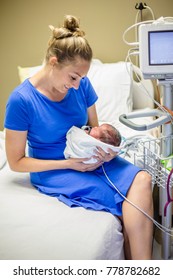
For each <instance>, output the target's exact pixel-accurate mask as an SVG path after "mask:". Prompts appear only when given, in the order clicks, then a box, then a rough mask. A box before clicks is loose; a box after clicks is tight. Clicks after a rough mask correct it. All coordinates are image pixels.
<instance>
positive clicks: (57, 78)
mask: <svg viewBox="0 0 173 280" xmlns="http://www.w3.org/2000/svg"><path fill="white" fill-rule="evenodd" d="M89 67H90V63H89V62H88V61H86V60H83V59H79V58H78V59H77V60H76V61H74V62H71V63H68V64H64V65H62V64H58V63H56V64H55V66H54V67H53V73H52V83H53V87H54V88H55V89H56V90H57V91H59V92H61V93H64V94H65V93H67V91H68V89H70V88H74V89H78V87H79V84H80V81H81V79H82V78H83V77H85V76H86V75H87V73H88V70H89Z"/></svg>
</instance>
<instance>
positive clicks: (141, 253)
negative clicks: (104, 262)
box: [123, 171, 153, 260]
mask: <svg viewBox="0 0 173 280" xmlns="http://www.w3.org/2000/svg"><path fill="white" fill-rule="evenodd" d="M127 198H128V200H130V201H132V202H133V203H134V204H135V205H137V206H138V207H139V208H141V209H142V210H143V211H145V212H146V213H147V214H148V215H150V216H151V217H153V200H152V188H151V177H150V175H149V174H148V173H147V172H145V171H141V172H139V173H138V174H137V175H136V177H135V180H134V181H133V184H132V185H131V187H130V189H129V191H128V193H127ZM123 226H124V230H125V233H126V234H127V236H126V238H125V243H128V241H129V247H130V252H126V255H127V256H131V258H132V259H134V260H150V259H151V258H152V239H153V222H152V221H151V220H150V219H149V218H147V217H146V216H145V215H144V214H143V213H141V212H140V211H139V210H137V209H136V208H134V207H133V206H132V205H131V204H130V203H128V202H127V201H124V202H123ZM125 248H127V246H126V244H125Z"/></svg>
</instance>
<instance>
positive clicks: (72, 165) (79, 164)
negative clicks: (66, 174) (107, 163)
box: [66, 156, 103, 172]
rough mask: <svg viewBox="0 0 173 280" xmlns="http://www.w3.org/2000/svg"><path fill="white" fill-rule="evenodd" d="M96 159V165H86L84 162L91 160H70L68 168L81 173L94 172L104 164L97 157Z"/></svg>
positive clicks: (67, 161)
mask: <svg viewBox="0 0 173 280" xmlns="http://www.w3.org/2000/svg"><path fill="white" fill-rule="evenodd" d="M94 158H96V159H97V162H96V163H84V161H87V160H89V158H69V159H67V160H66V163H67V165H68V166H67V168H69V169H73V170H77V171H81V172H87V171H93V170H95V169H97V168H98V167H100V166H101V165H102V164H103V161H101V160H100V159H99V158H98V157H97V156H95V157H94Z"/></svg>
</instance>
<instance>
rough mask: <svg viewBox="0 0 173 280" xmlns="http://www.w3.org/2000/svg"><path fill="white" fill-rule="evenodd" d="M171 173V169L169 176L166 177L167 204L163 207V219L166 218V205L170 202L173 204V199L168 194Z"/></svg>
mask: <svg viewBox="0 0 173 280" xmlns="http://www.w3.org/2000/svg"><path fill="white" fill-rule="evenodd" d="M172 173H173V168H172V169H171V171H170V173H169V175H168V179H167V183H166V191H167V202H166V204H165V207H164V216H165V217H166V213H167V207H168V205H169V204H170V203H171V202H173V199H172V198H171V196H170V192H169V189H170V180H171V176H172Z"/></svg>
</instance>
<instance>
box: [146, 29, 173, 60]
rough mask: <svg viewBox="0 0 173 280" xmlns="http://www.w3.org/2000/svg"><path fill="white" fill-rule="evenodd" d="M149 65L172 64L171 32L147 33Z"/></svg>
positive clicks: (172, 31)
mask: <svg viewBox="0 0 173 280" xmlns="http://www.w3.org/2000/svg"><path fill="white" fill-rule="evenodd" d="M148 36H149V38H148V44H149V65H171V64H173V30H170V31H151V32H148Z"/></svg>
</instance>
